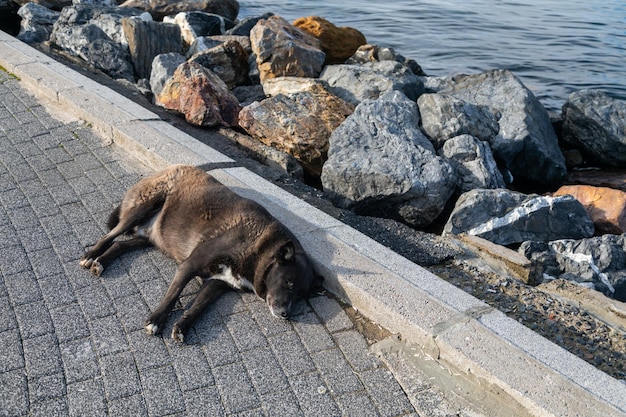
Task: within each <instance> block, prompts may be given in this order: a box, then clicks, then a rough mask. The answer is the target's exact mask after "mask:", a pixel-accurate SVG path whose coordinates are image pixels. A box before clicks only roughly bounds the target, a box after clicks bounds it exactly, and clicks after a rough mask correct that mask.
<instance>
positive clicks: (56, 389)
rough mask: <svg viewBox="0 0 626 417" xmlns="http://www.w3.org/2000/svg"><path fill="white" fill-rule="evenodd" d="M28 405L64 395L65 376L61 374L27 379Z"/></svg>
mask: <svg viewBox="0 0 626 417" xmlns="http://www.w3.org/2000/svg"><path fill="white" fill-rule="evenodd" d="M28 394H29V396H30V403H31V404H34V403H37V402H39V401H45V400H49V399H51V398H55V397H61V396H64V395H65V394H66V385H65V375H63V373H58V374H53V375H46V376H42V377H39V378H28Z"/></svg>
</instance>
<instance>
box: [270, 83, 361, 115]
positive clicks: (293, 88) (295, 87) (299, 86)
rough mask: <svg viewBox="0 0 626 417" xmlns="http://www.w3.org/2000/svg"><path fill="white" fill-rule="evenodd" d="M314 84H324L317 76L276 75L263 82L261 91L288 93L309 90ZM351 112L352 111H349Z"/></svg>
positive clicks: (272, 95) (274, 93)
mask: <svg viewBox="0 0 626 417" xmlns="http://www.w3.org/2000/svg"><path fill="white" fill-rule="evenodd" d="M316 85H319V86H322V88H323V86H324V83H323V82H321V81H320V80H319V79H317V78H302V77H278V78H270V79H267V80H265V82H263V92H264V93H265V95H266V96H268V97H274V96H277V95H279V94H284V95H289V94H294V93H300V92H303V91H311V90H312V89H314V88H317V87H315V86H316ZM351 113H352V112H351Z"/></svg>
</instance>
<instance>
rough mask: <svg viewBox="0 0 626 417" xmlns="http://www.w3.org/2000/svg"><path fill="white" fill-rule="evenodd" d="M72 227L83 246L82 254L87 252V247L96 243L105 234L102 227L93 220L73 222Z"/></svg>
mask: <svg viewBox="0 0 626 417" xmlns="http://www.w3.org/2000/svg"><path fill="white" fill-rule="evenodd" d="M72 229H73V230H74V233H75V235H76V237H77V238H78V240H79V242H80V244H81V245H82V246H83V250H82V253H81V256H82V254H84V253H85V250H86V249H87V248H90V247H92V246H93V245H95V244H96V242H97V241H98V240H99V239H100V238H101V237H102V236H103V234H104V230H103V229H102V227H101V226H100V225H98V224H96V223H95V222H93V221H90V222H85V223H79V224H72Z"/></svg>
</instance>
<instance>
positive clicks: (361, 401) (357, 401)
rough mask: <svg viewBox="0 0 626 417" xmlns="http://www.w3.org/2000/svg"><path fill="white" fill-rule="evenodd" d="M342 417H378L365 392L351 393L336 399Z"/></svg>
mask: <svg viewBox="0 0 626 417" xmlns="http://www.w3.org/2000/svg"><path fill="white" fill-rule="evenodd" d="M337 403H338V404H339V408H341V414H342V415H344V416H359V417H378V416H379V415H380V414H378V411H376V407H375V406H374V404H372V400H370V398H369V397H368V396H367V394H365V392H353V393H350V394H346V395H342V396H341V397H339V398H337Z"/></svg>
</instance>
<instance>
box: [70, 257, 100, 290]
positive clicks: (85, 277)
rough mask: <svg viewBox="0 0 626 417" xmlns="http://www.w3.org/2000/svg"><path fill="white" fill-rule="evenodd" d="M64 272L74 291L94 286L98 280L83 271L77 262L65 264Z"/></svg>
mask: <svg viewBox="0 0 626 417" xmlns="http://www.w3.org/2000/svg"><path fill="white" fill-rule="evenodd" d="M63 272H64V274H65V276H66V277H67V279H68V281H69V282H70V284H71V285H72V288H73V289H74V291H77V290H79V289H81V288H84V287H87V286H90V285H93V283H94V281H96V280H97V279H98V278H96V277H94V276H93V275H91V274H90V273H89V271H87V270H85V269H83V268H82V267H81V266H80V265H79V264H78V262H76V261H70V262H65V263H64V264H63Z"/></svg>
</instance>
